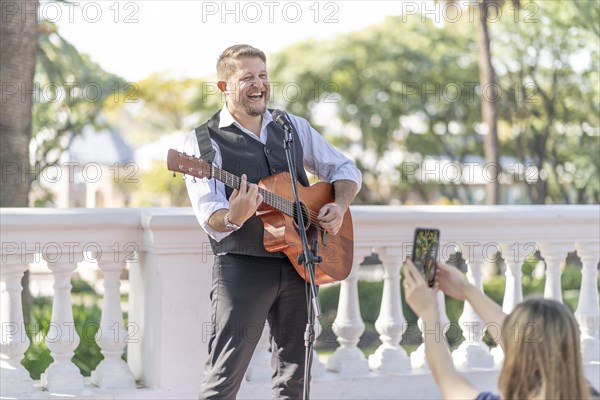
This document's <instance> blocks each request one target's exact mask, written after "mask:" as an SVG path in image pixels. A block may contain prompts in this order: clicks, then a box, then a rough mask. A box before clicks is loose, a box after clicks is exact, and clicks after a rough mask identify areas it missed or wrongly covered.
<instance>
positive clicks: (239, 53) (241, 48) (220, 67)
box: [217, 44, 267, 81]
mask: <svg viewBox="0 0 600 400" xmlns="http://www.w3.org/2000/svg"><path fill="white" fill-rule="evenodd" d="M244 57H257V58H260V59H261V60H263V62H264V63H265V64H266V63H267V56H266V55H265V53H263V52H262V50H259V49H257V48H256V47H252V46H250V45H249V44H236V45H234V46H230V47H228V48H226V49H225V50H223V52H222V53H221V55H220V56H219V59H218V60H217V77H218V78H219V80H220V81H227V79H229V77H230V76H231V74H232V73H233V72H234V71H235V69H236V68H237V63H236V61H237V60H239V59H240V58H244Z"/></svg>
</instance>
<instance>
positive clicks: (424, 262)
mask: <svg viewBox="0 0 600 400" xmlns="http://www.w3.org/2000/svg"><path fill="white" fill-rule="evenodd" d="M439 244H440V231H439V229H433V228H417V229H416V230H415V239H414V242H413V251H412V261H413V263H414V264H415V265H416V267H417V269H418V270H419V271H420V272H421V274H422V275H423V276H424V277H425V281H427V285H428V286H429V287H433V285H434V284H435V271H436V265H435V263H436V261H437V255H438V248H439Z"/></svg>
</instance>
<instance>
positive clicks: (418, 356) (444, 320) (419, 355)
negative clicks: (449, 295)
mask: <svg viewBox="0 0 600 400" xmlns="http://www.w3.org/2000/svg"><path fill="white" fill-rule="evenodd" d="M437 300H438V313H439V315H440V326H436V327H434V328H429V329H428V330H427V332H425V330H424V327H423V319H421V318H419V319H418V321H417V325H418V327H419V329H420V330H421V332H422V334H421V337H422V338H423V343H421V345H420V346H419V347H418V348H417V349H416V350H415V351H413V352H412V353H411V354H410V363H411V365H412V367H413V368H426V369H427V368H429V366H428V365H427V357H425V335H426V334H427V335H436V340H442V339H444V340H445V336H444V338H442V335H446V332H448V330H449V329H450V327H451V325H450V319H448V315H447V314H446V298H445V297H444V293H443V292H442V291H439V292H438V294H437ZM438 336H439V337H438Z"/></svg>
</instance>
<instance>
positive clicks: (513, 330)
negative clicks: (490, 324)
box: [498, 298, 590, 399]
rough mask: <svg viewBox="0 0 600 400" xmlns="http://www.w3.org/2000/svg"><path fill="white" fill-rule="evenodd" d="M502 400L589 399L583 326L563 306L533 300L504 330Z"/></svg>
mask: <svg viewBox="0 0 600 400" xmlns="http://www.w3.org/2000/svg"><path fill="white" fill-rule="evenodd" d="M502 333H503V337H502V343H503V345H504V353H505V359H504V366H503V367H502V371H501V372H500V378H499V382H498V386H499V389H500V393H501V394H502V398H503V399H533V398H546V399H586V398H588V397H589V396H590V392H589V389H588V387H587V384H586V381H585V377H584V371H583V362H582V358H581V350H580V345H579V327H578V326H577V322H576V321H575V318H574V317H573V314H572V313H571V311H570V310H568V309H567V308H566V307H565V306H564V305H563V304H561V303H559V302H557V301H554V300H549V299H541V298H535V299H530V300H527V301H524V302H523V303H521V304H519V305H517V306H516V307H515V309H514V311H513V312H512V313H511V314H510V315H509V316H508V317H507V318H506V320H505V321H504V324H503V326H502Z"/></svg>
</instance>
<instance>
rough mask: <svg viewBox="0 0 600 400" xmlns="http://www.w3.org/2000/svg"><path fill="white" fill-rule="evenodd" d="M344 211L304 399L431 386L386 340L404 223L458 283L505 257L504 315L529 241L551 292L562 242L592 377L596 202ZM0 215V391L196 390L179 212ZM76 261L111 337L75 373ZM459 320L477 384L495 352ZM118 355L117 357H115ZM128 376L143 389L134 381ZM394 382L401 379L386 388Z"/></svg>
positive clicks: (257, 383)
mask: <svg viewBox="0 0 600 400" xmlns="http://www.w3.org/2000/svg"><path fill="white" fill-rule="evenodd" d="M352 215H353V220H354V229H355V265H354V266H353V272H352V273H351V275H350V276H349V277H348V279H346V280H345V281H344V282H342V283H341V289H340V301H339V308H338V314H337V317H336V320H335V326H336V328H337V329H336V335H337V339H338V342H339V343H340V346H339V347H338V348H337V349H336V351H335V352H334V354H332V356H331V357H330V358H329V360H328V362H327V365H326V368H325V366H324V365H323V364H321V363H320V362H318V360H317V362H315V365H314V366H313V376H314V380H313V386H312V390H313V397H314V398H336V397H340V396H341V397H351V398H369V397H373V396H374V397H387V398H419V397H420V398H431V397H432V396H433V397H435V396H439V393H438V392H437V390H436V389H435V385H433V384H432V382H431V376H430V374H429V373H428V372H427V371H428V370H427V366H426V363H425V360H424V348H423V346H421V347H420V348H419V349H417V350H416V351H415V352H413V353H412V354H411V355H410V356H409V355H408V354H407V353H406V351H405V350H404V349H403V348H402V347H401V346H400V345H399V343H400V341H401V340H402V336H403V334H404V329H406V321H405V319H404V316H403V315H402V308H401V307H400V298H401V290H400V285H399V282H400V271H401V265H402V262H403V260H404V259H405V258H406V257H407V256H408V255H409V254H410V250H411V247H412V235H413V231H414V229H415V228H416V227H423V226H424V227H429V226H431V227H437V228H439V229H440V230H441V248H440V249H441V257H443V258H448V257H449V256H450V255H452V254H453V253H455V252H456V251H460V252H461V253H462V256H463V258H464V259H465V261H466V263H467V265H468V274H467V276H468V279H469V280H471V281H472V282H473V283H474V284H475V285H477V286H478V287H480V288H481V287H482V279H483V270H484V266H485V264H486V263H487V262H488V261H490V260H491V259H492V258H493V257H494V255H495V254H496V252H498V251H500V252H501V253H502V255H503V258H504V260H505V263H506V265H507V268H506V273H505V274H506V278H507V279H506V290H505V297H504V302H503V308H504V310H505V311H506V312H509V311H510V310H511V309H512V308H513V307H514V305H515V304H517V303H518V302H520V301H521V300H522V286H521V265H522V263H523V260H524V259H525V257H526V256H527V255H528V254H531V253H532V252H536V251H539V253H540V254H541V257H543V259H544V261H545V263H546V268H545V276H546V284H545V285H546V286H545V290H544V295H545V296H546V297H550V298H554V299H556V300H558V301H562V291H561V285H560V276H561V263H562V261H564V259H565V258H566V256H567V253H569V252H572V251H575V250H576V251H577V254H578V256H579V257H580V259H581V261H582V264H583V268H582V284H581V291H580V297H579V304H578V306H577V309H576V312H575V314H576V317H577V319H578V322H579V324H580V327H581V330H582V346H583V350H584V356H585V361H586V372H587V373H588V374H589V375H590V380H591V381H592V383H594V384H595V385H596V386H598V384H599V382H598V378H597V376H598V375H599V374H598V365H599V364H600V345H599V330H600V315H599V314H600V311H599V303H598V283H597V282H598V270H597V264H598V261H599V259H600V231H599V229H600V228H599V226H600V208H599V207H598V206H597V205H593V206H354V207H352ZM0 219H1V225H2V239H1V240H2V246H1V250H0V252H1V261H2V264H1V272H2V274H1V277H2V315H1V322H2V340H1V342H0V346H1V353H2V355H1V357H2V358H1V360H0V363H1V372H2V382H1V385H2V388H1V389H2V390H1V391H2V394H3V396H4V395H6V394H14V396H15V397H18V398H27V397H31V398H40V396H42V397H43V394H48V396H50V395H51V394H52V393H74V394H75V395H77V396H78V397H84V398H100V397H102V396H103V395H104V394H105V393H106V391H110V393H112V394H113V395H114V398H129V397H138V398H142V397H143V398H161V397H165V398H166V397H169V396H171V397H172V396H175V397H184V398H187V397H189V398H196V397H197V392H198V389H199V385H200V383H201V376H202V371H203V363H204V360H205V358H206V351H207V350H206V348H207V337H208V332H209V328H210V325H209V321H210V310H209V302H208V293H209V290H210V280H211V268H212V254H211V251H210V245H209V243H208V240H207V237H206V235H205V234H204V233H203V232H202V230H201V229H200V228H199V226H198V223H197V221H196V219H195V217H194V215H193V213H192V212H191V209H188V208H179V209H177V208H173V209H158V208H157V209H152V208H148V209H2V210H1V213H0ZM373 251H374V252H377V253H378V255H379V259H380V260H381V261H382V263H383V269H384V289H383V293H382V308H381V310H380V314H379V318H378V319H377V322H376V329H377V332H378V333H379V334H380V338H381V341H382V345H381V346H380V347H379V348H378V349H377V351H376V352H375V353H374V354H372V355H370V356H369V357H368V358H367V357H366V356H365V354H364V353H363V352H362V350H361V349H359V348H358V346H357V344H358V340H359V338H360V336H361V335H362V333H363V331H364V323H363V321H362V317H361V315H360V311H359V307H358V306H359V304H358V295H357V280H358V270H359V264H360V262H361V261H362V260H363V258H364V257H365V256H367V255H369V254H370V253H371V252H373ZM36 258H42V259H44V260H45V261H46V262H47V263H48V267H49V268H50V270H51V271H52V275H53V277H54V295H53V312H52V321H51V322H52V323H51V330H50V331H49V332H48V335H47V337H46V341H47V344H48V348H49V349H50V351H51V355H52V358H53V359H54V361H53V363H52V364H51V366H50V367H49V368H48V369H47V370H46V371H45V372H44V374H43V376H42V378H41V380H40V381H39V382H33V381H32V380H31V378H30V377H29V374H28V373H27V371H26V370H25V369H24V368H23V366H22V365H21V364H20V361H21V360H22V358H23V356H24V353H25V351H26V350H27V348H28V347H29V341H28V339H27V336H26V335H25V334H24V324H23V312H22V304H21V297H20V294H21V290H22V288H21V278H22V276H23V273H24V271H25V270H26V269H27V268H28V264H29V263H31V262H32V261H34V260H35V259H36ZM85 258H93V259H94V260H96V261H97V264H98V268H99V269H100V270H101V271H102V274H103V277H104V282H103V285H104V294H103V296H104V298H103V306H102V317H101V321H98V322H99V325H100V328H101V331H102V332H110V333H111V335H110V336H108V335H99V337H98V338H97V342H98V345H99V346H100V349H101V351H102V354H103V356H104V360H103V361H102V362H101V364H99V365H98V367H97V368H96V370H95V371H94V372H93V373H92V376H91V377H90V378H89V379H84V378H83V377H82V376H81V374H80V373H79V370H78V369H77V368H76V366H75V365H74V364H73V363H72V361H71V358H72V356H73V353H74V351H75V349H76V347H77V345H78V343H79V338H78V337H77V334H76V332H75V331H74V329H72V328H73V316H72V311H71V308H72V304H71V298H70V290H71V284H70V278H71V276H72V274H73V272H74V271H75V269H76V268H77V263H78V262H79V261H81V260H83V259H85ZM126 267H127V268H128V269H129V284H130V291H129V304H128V305H127V306H128V310H129V318H128V324H127V326H126V325H125V324H124V322H123V313H122V308H121V302H120V297H119V285H120V280H119V276H120V274H121V272H122V270H123V269H124V268H126ZM441 299H443V297H442V298H441ZM440 313H441V316H442V321H444V320H446V321H447V317H446V315H445V310H444V308H443V302H442V303H441V308H440ZM459 323H460V324H461V326H462V327H463V328H466V329H463V332H465V341H464V342H463V343H462V344H461V346H460V347H459V348H458V349H456V350H455V351H454V353H453V357H454V361H455V364H457V365H458V366H460V367H461V368H463V369H465V371H467V373H468V374H471V377H472V378H473V379H474V380H475V381H476V383H477V384H478V385H480V386H481V387H482V388H486V386H487V388H488V389H490V387H489V385H490V383H491V384H493V382H494V379H495V377H496V376H497V370H498V366H499V365H500V364H501V362H502V357H503V355H502V354H501V352H499V351H497V350H496V349H494V351H490V349H489V348H488V347H487V346H486V345H485V343H483V341H482V336H483V328H484V327H483V326H482V324H481V321H480V320H479V319H478V317H477V315H476V314H475V313H474V312H473V310H472V308H471V307H470V306H469V305H468V303H467V304H466V305H465V309H464V310H463V314H462V315H461V317H460V320H459ZM115 328H116V329H115ZM260 349H262V350H260ZM266 349H267V346H260V345H259V350H258V353H257V354H256V357H255V358H256V359H255V361H253V363H252V364H251V367H250V369H249V371H248V375H247V378H248V382H246V383H245V384H244V385H243V386H242V390H241V391H240V398H256V397H261V398H262V397H265V396H267V397H269V396H270V393H269V386H270V385H269V382H268V367H265V365H264V364H265V361H264V360H266V359H267V357H264V355H262V354H261V352H266V351H267V350H266ZM124 351H127V356H128V357H127V359H128V361H127V363H125V362H123V361H122V360H121V356H122V354H123V352H124ZM469 371H470V372H469ZM482 371H483V372H482ZM262 374H264V375H265V376H264V377H262V378H261V376H262ZM482 374H483V375H482ZM594 375H595V376H596V378H594ZM135 381H137V383H138V387H141V386H143V387H144V388H137V389H136V386H135ZM403 382H406V384H407V385H408V386H410V389H409V390H400V392H398V387H399V386H402V384H403ZM40 388H44V389H45V390H46V391H44V392H40ZM132 393H133V394H132ZM136 393H137V394H136Z"/></svg>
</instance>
